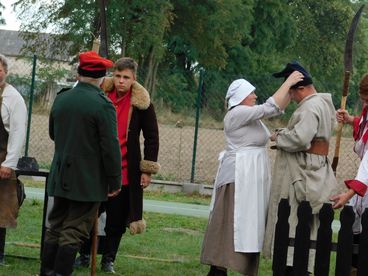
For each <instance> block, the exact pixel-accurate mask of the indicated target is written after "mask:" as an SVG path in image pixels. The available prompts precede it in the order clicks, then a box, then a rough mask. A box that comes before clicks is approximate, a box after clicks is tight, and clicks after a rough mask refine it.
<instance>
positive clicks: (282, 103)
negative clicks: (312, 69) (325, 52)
mask: <svg viewBox="0 0 368 276" xmlns="http://www.w3.org/2000/svg"><path fill="white" fill-rule="evenodd" d="M303 78H304V76H303V74H302V73H300V72H299V71H294V72H293V73H291V74H290V76H289V77H288V78H287V79H286V80H285V81H284V83H283V84H282V85H281V86H280V88H279V89H277V91H276V92H275V94H273V96H272V98H273V99H274V100H275V102H276V104H277V105H278V106H279V107H280V109H281V110H284V109H285V108H286V106H287V105H288V104H289V102H290V94H289V90H290V87H291V86H293V85H294V84H297V83H298V82H300V81H302V80H303Z"/></svg>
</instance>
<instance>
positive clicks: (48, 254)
mask: <svg viewBox="0 0 368 276" xmlns="http://www.w3.org/2000/svg"><path fill="white" fill-rule="evenodd" d="M58 247H59V246H58V244H56V243H44V245H43V250H42V259H41V271H40V275H41V276H48V275H54V264H55V258H56V254H57V251H58Z"/></svg>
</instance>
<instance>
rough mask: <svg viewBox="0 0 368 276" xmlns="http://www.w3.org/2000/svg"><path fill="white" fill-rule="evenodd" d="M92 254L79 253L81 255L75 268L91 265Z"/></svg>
mask: <svg viewBox="0 0 368 276" xmlns="http://www.w3.org/2000/svg"><path fill="white" fill-rule="evenodd" d="M90 259H91V255H90V254H84V253H79V257H77V258H76V259H75V262H74V268H80V267H86V268H88V267H89V264H90Z"/></svg>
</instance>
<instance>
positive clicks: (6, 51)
mask: <svg viewBox="0 0 368 276" xmlns="http://www.w3.org/2000/svg"><path fill="white" fill-rule="evenodd" d="M23 34H24V33H23ZM31 35H34V36H35V37H36V39H39V40H40V41H43V43H42V45H43V46H44V47H35V49H34V51H32V52H33V53H31V51H30V50H28V51H24V48H25V46H27V45H29V42H28V43H27V41H26V40H25V39H24V38H23V37H22V36H21V32H19V31H11V30H4V29H0V53H2V54H3V55H5V56H9V57H10V56H11V57H24V56H33V55H38V56H41V57H45V58H48V59H52V60H57V61H65V62H70V61H71V60H72V57H71V56H70V55H68V54H67V51H66V50H65V49H67V48H68V47H65V44H64V47H60V48H61V49H62V50H61V51H58V52H59V53H55V45H54V44H53V42H55V41H56V38H57V36H56V35H52V34H47V33H38V34H31ZM51 49H53V51H51Z"/></svg>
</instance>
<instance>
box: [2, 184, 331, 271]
mask: <svg viewBox="0 0 368 276" xmlns="http://www.w3.org/2000/svg"><path fill="white" fill-rule="evenodd" d="M24 182H25V184H26V186H32V187H39V188H43V187H44V183H43V182H38V181H32V180H28V179H27V180H25V181H24ZM144 197H145V199H153V200H164V201H175V202H183V203H191V204H204V205H208V204H209V202H210V197H209V196H202V195H199V194H194V195H191V196H188V195H186V194H185V193H176V194H171V193H165V192H151V191H145V195H144ZM42 206H43V203H42V202H41V201H36V200H30V199H26V201H25V203H24V205H23V206H22V209H21V212H20V216H19V219H18V228H17V229H15V230H8V236H7V245H6V249H5V251H6V254H7V255H9V254H10V255H18V256H27V257H31V259H19V258H14V257H12V256H8V257H7V258H6V262H7V264H8V265H7V266H5V267H1V266H0V276H3V275H4V276H5V275H10V276H12V275H14V276H18V275H20V276H23V275H35V274H36V273H38V270H39V259H38V258H39V248H34V247H29V246H27V245H31V246H32V245H33V246H34V245H35V246H39V244H40V240H41V223H42ZM337 214H338V213H337V212H335V215H337ZM144 217H145V219H146V221H147V231H146V232H145V233H144V234H141V235H136V236H131V235H130V234H126V235H124V237H123V239H122V242H121V245H120V249H119V253H118V256H117V260H116V263H115V267H116V270H117V271H118V272H119V274H117V275H142V276H143V275H206V274H207V272H208V267H207V266H205V265H201V264H200V263H199V255H200V250H201V245H202V239H203V235H204V231H205V228H206V224H207V218H194V217H186V216H178V215H168V214H157V213H149V212H145V213H144ZM335 218H336V217H335ZM333 240H334V241H336V240H337V235H336V234H334V235H333ZM19 244H25V245H26V246H23V247H22V246H19ZM100 258H101V256H98V257H97V264H98V266H97V273H98V275H109V274H105V273H102V272H101V271H100V266H99V262H100ZM331 263H332V264H334V263H335V253H332V254H331ZM332 266H334V265H331V269H330V275H334V268H333V267H332ZM271 267H272V263H271V261H269V260H266V259H264V258H261V263H260V273H259V275H260V276H268V275H272V268H271ZM88 272H89V270H88V269H79V270H76V271H75V275H76V276H82V275H89V274H88ZM229 275H240V274H237V273H234V272H230V273H229Z"/></svg>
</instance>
